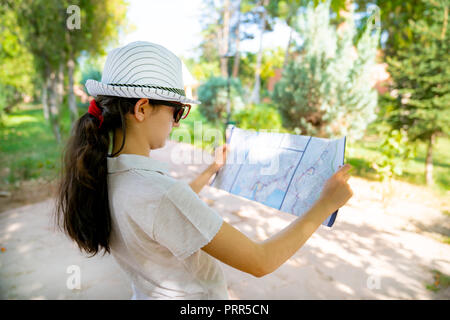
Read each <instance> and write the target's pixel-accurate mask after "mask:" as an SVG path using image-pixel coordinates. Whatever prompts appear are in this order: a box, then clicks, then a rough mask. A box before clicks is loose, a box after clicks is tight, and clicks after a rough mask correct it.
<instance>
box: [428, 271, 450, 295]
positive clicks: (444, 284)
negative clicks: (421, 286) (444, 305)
mask: <svg viewBox="0 0 450 320" xmlns="http://www.w3.org/2000/svg"><path fill="white" fill-rule="evenodd" d="M431 272H432V273H433V283H432V284H427V285H426V288H427V289H428V290H430V291H433V292H438V291H439V290H441V289H446V288H448V287H449V286H450V276H447V275H445V274H443V273H442V272H440V271H439V270H431Z"/></svg>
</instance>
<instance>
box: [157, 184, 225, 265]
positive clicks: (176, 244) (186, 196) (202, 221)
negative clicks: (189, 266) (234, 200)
mask: <svg viewBox="0 0 450 320" xmlns="http://www.w3.org/2000/svg"><path fill="white" fill-rule="evenodd" d="M222 222H223V218H222V217H221V216H220V215H219V214H218V213H217V211H215V210H213V209H212V208H210V207H209V206H208V205H207V204H206V203H205V202H203V201H202V200H201V199H200V198H199V197H198V195H197V194H196V193H195V192H194V191H193V190H192V189H191V187H190V186H189V184H188V183H187V182H185V181H177V182H176V183H175V184H173V185H172V186H171V187H170V188H169V189H168V190H167V192H166V193H165V194H164V196H163V198H162V199H161V202H160V205H159V208H158V211H157V213H156V217H155V221H154V224H153V236H154V239H155V240H156V241H158V242H159V243H160V244H161V245H163V246H165V247H166V248H168V249H169V250H170V251H171V252H172V253H173V254H174V255H175V256H176V257H177V258H178V259H180V260H184V259H186V258H187V257H189V256H190V255H192V254H193V253H194V252H196V251H197V250H199V249H201V248H202V247H203V246H205V245H206V244H208V243H209V242H210V241H211V240H212V239H213V238H214V236H215V235H216V233H217V232H218V231H219V229H220V227H221V226H222Z"/></svg>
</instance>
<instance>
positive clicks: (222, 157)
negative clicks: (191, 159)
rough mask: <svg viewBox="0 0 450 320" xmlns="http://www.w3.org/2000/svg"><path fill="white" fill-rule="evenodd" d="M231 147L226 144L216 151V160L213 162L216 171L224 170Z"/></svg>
mask: <svg viewBox="0 0 450 320" xmlns="http://www.w3.org/2000/svg"><path fill="white" fill-rule="evenodd" d="M229 149H230V146H229V145H228V144H224V145H222V146H220V147H217V148H216V150H215V158H214V162H213V166H214V169H215V171H216V172H217V171H219V169H220V168H222V167H223V166H224V164H225V162H226V160H227V152H228V151H229Z"/></svg>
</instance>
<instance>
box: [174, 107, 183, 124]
mask: <svg viewBox="0 0 450 320" xmlns="http://www.w3.org/2000/svg"><path fill="white" fill-rule="evenodd" d="M183 114H184V108H180V109H175V111H174V119H175V122H178V121H180V119H181V117H182V116H183Z"/></svg>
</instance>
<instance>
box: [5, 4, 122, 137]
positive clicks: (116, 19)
mask: <svg viewBox="0 0 450 320" xmlns="http://www.w3.org/2000/svg"><path fill="white" fill-rule="evenodd" d="M4 3H5V7H6V9H5V10H4V12H7V13H13V14H14V23H15V25H16V26H17V27H18V32H16V33H15V36H16V37H17V39H18V42H19V43H21V44H22V45H23V47H24V48H26V50H27V51H28V52H29V53H30V54H31V55H32V56H33V62H34V69H35V74H36V78H37V79H38V81H37V82H39V83H40V84H41V86H42V95H41V99H42V105H43V110H44V116H45V118H46V119H47V120H48V121H49V122H50V125H51V128H52V130H53V133H54V135H55V138H56V140H57V141H58V142H59V141H61V128H60V126H61V125H60V122H61V111H62V105H63V96H64V93H65V92H64V81H65V72H66V70H67V75H68V80H69V92H71V95H70V97H69V105H70V106H71V111H72V120H73V119H75V118H76V117H77V116H78V115H77V112H76V108H75V106H74V101H75V100H74V96H73V92H72V87H73V72H74V70H75V66H76V60H77V58H78V57H79V55H80V54H81V52H83V51H86V52H88V53H90V54H103V53H104V48H105V47H106V45H108V44H109V43H110V41H111V40H112V39H115V38H116V37H117V34H118V30H119V29H120V27H121V25H123V22H124V19H125V5H124V2H123V0H113V1H109V0H108V1H107V0H101V1H94V0H80V1H68V0H67V1H59V0H6V1H4ZM69 7H72V8H75V11H70V10H68V9H69ZM77 8H78V9H77ZM72 18H74V19H75V23H74V25H73V28H69V24H70V23H69V22H71V21H69V20H71V19H72ZM0 21H2V22H1V24H2V25H3V18H2V19H1V20H0ZM66 68H67V69H66Z"/></svg>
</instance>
